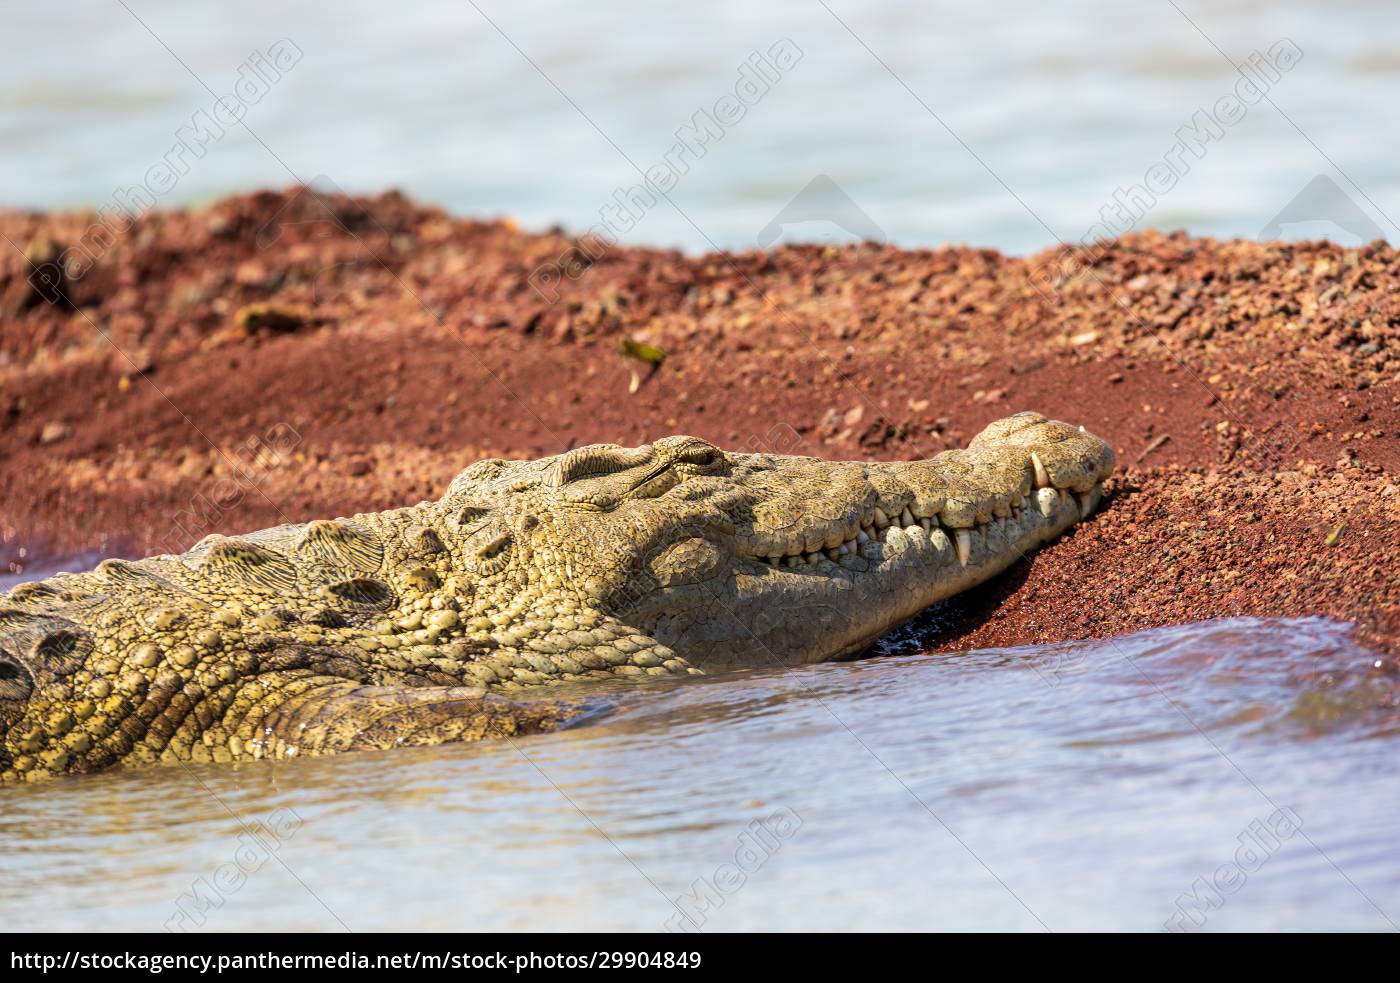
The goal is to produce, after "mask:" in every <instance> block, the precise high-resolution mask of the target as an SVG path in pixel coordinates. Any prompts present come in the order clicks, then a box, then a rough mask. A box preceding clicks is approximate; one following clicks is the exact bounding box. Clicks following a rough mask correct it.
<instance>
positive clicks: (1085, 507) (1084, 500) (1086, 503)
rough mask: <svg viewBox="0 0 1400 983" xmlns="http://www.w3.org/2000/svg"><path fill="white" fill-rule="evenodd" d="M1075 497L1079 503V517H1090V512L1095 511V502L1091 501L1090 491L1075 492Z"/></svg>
mask: <svg viewBox="0 0 1400 983" xmlns="http://www.w3.org/2000/svg"><path fill="white" fill-rule="evenodd" d="M1074 499H1075V501H1077V502H1078V503H1079V518H1081V519H1087V518H1089V513H1090V512H1092V511H1094V503H1093V502H1091V501H1090V500H1089V499H1090V493H1089V492H1075V494H1074Z"/></svg>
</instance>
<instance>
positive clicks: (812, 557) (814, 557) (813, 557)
mask: <svg viewBox="0 0 1400 983" xmlns="http://www.w3.org/2000/svg"><path fill="white" fill-rule="evenodd" d="M821 557H822V555H821V554H820V553H818V552H816V551H815V550H813V551H812V552H811V553H808V554H807V562H808V563H813V564H814V563H816V562H817V561H818V560H820V559H821Z"/></svg>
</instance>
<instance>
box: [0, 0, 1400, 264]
mask: <svg viewBox="0 0 1400 983" xmlns="http://www.w3.org/2000/svg"><path fill="white" fill-rule="evenodd" d="M0 20H2V21H3V24H4V33H5V36H6V39H7V42H8V43H7V44H6V46H5V49H6V57H5V58H4V59H0V145H3V146H4V147H5V153H4V154H3V155H0V189H3V190H0V203H3V204H6V205H12V206H27V207H34V208H52V207H57V206H97V205H101V204H104V203H108V202H110V201H111V200H112V196H113V194H114V192H119V191H121V190H122V189H127V188H130V187H132V186H134V185H138V184H140V183H142V182H143V180H145V178H146V175H147V172H148V170H149V169H150V168H151V167H152V165H156V164H159V163H160V162H161V160H162V159H163V158H164V157H165V155H166V154H167V153H168V151H169V150H170V148H171V146H172V144H173V143H174V142H175V140H176V137H175V134H176V131H177V130H178V129H179V128H180V127H182V126H187V125H188V124H189V122H190V118H191V116H192V115H194V114H195V113H197V112H200V111H206V112H207V111H208V110H209V109H210V108H211V106H212V104H213V102H214V99H215V97H216V96H218V95H224V94H227V93H229V92H230V91H232V90H234V87H235V85H236V83H238V81H239V78H240V76H239V67H240V66H241V65H243V64H244V63H245V62H246V61H247V59H248V58H249V57H250V56H251V55H253V54H254V53H256V52H266V51H267V49H268V48H269V47H270V46H271V45H273V44H274V43H275V42H278V41H279V40H280V39H287V40H289V41H290V42H292V43H293V44H294V45H295V46H296V48H297V50H299V51H300V52H301V53H302V57H301V58H300V60H299V61H298V62H297V63H296V64H295V65H294V66H293V67H291V68H290V69H289V70H288V71H287V72H286V73H285V74H284V75H283V77H282V78H281V79H280V80H279V81H277V82H276V83H275V84H273V85H272V86H270V91H267V92H266V94H265V95H262V96H261V97H260V98H259V99H258V100H257V101H256V103H255V104H252V105H250V106H249V108H248V111H247V113H246V115H245V116H244V117H243V120H244V123H246V128H244V127H241V126H234V127H232V128H230V129H229V130H228V131H227V133H226V134H225V135H224V136H223V137H222V138H220V139H218V140H216V141H214V142H213V143H211V144H210V145H209V146H208V148H207V149H206V150H205V152H204V154H203V156H202V157H200V158H199V159H193V158H190V159H189V168H188V173H185V174H183V175H181V176H180V177H179V180H178V182H177V183H175V185H174V186H173V187H171V188H169V189H167V190H165V191H164V192H163V193H162V194H160V195H159V201H160V203H161V204H166V205H175V204H184V203H193V202H200V201H204V200H208V199H210V198H212V197H215V196H218V195H223V194H227V193H230V192H237V191H246V190H250V189H253V188H259V187H267V186H276V187H283V186H287V185H289V184H292V183H295V182H296V181H298V180H301V181H311V180H312V179H314V178H320V179H322V181H323V183H329V184H333V185H335V186H338V187H340V188H343V189H344V190H347V191H352V192H376V191H380V190H383V189H385V188H388V187H397V188H401V189H403V190H405V191H406V192H408V193H409V194H411V195H413V196H415V197H417V198H420V199H422V200H426V201H430V202H434V203H439V204H442V205H444V206H446V207H447V208H449V209H450V210H452V211H453V212H455V213H458V214H462V215H472V216H494V215H510V216H513V217H515V218H516V219H517V220H519V221H520V222H521V223H522V224H523V225H524V226H526V227H527V228H545V227H548V226H550V225H552V224H554V223H561V224H563V225H564V226H565V227H567V228H569V229H572V230H582V229H585V228H587V227H589V226H591V225H593V224H595V223H597V222H598V221H599V214H598V213H599V209H600V208H601V207H603V206H605V205H607V204H608V203H609V202H610V201H611V200H612V195H613V192H614V191H615V190H616V189H618V188H626V187H629V186H630V185H632V184H635V183H637V181H638V180H639V176H638V173H637V170H636V169H635V168H638V167H639V168H641V169H643V170H645V169H646V168H647V167H648V166H650V165H652V164H657V163H661V162H662V161H663V160H664V159H665V155H666V154H667V152H668V151H669V150H670V149H671V148H672V147H673V146H674V144H675V143H676V131H677V129H679V128H681V127H683V126H686V125H688V124H690V123H691V121H692V119H693V118H694V116H695V114H696V113H697V112H699V111H701V110H706V111H710V112H713V110H714V106H715V103H716V101H717V100H719V99H720V98H721V97H723V96H725V95H726V94H732V93H733V91H734V88H735V85H736V83H737V82H738V81H739V79H740V71H739V66H740V65H741V64H742V63H744V62H745V60H746V59H747V58H748V57H749V55H750V54H751V53H754V52H759V53H764V52H767V51H768V49H769V48H770V47H771V46H772V45H773V44H774V43H775V42H777V41H778V40H779V39H788V40H790V42H791V43H792V44H793V45H794V46H795V47H796V48H797V49H798V50H800V52H801V54H802V57H801V59H800V60H799V61H798V62H797V63H796V64H795V65H793V66H792V67H791V69H790V70H789V71H786V72H783V73H782V74H781V77H780V79H779V80H778V81H777V82H776V83H774V84H772V85H771V87H770V90H769V91H768V92H767V93H766V94H765V95H763V96H762V97H761V98H760V99H758V100H757V102H756V104H755V105H752V106H751V107H748V108H747V110H746V112H745V113H744V115H743V117H742V118H741V119H739V120H737V121H735V122H733V123H732V125H729V126H727V127H724V128H723V135H722V136H721V137H720V138H719V139H717V140H714V141H712V142H711V143H710V144H709V145H708V146H707V147H705V148H704V154H703V157H699V158H698V159H693V158H692V159H691V160H690V164H691V166H689V167H688V169H687V173H685V174H684V175H683V176H682V177H681V178H680V179H679V180H678V181H677V182H676V184H675V186H674V188H672V189H671V190H670V191H669V200H663V201H659V202H658V203H657V204H656V206H655V207H651V208H650V209H648V210H646V211H645V213H644V214H643V215H642V217H641V218H640V220H638V221H635V222H634V223H633V224H632V227H631V228H630V230H628V231H626V232H625V233H623V234H622V235H621V238H622V240H623V241H624V242H626V243H629V244H634V245H643V244H645V245H676V246H682V247H685V248H687V249H691V250H701V249H706V248H711V247H715V246H719V247H726V248H750V247H753V246H754V245H755V243H756V241H757V239H758V236H759V234H760V232H762V231H763V230H764V229H765V227H766V226H768V225H769V223H770V222H772V221H773V220H774V218H775V217H777V216H778V215H779V214H780V213H781V212H782V210H783V209H784V207H785V206H786V205H788V203H789V202H791V201H793V200H794V199H795V198H797V197H798V196H799V195H800V194H801V193H802V192H803V190H804V189H805V188H808V186H809V185H810V183H811V182H812V180H813V179H814V178H818V177H820V176H825V177H827V178H829V179H830V181H831V183H832V185H834V186H835V187H836V188H837V189H839V190H840V191H841V192H843V193H844V194H845V195H846V196H848V198H849V200H850V203H851V205H852V207H854V208H855V209H858V211H856V212H851V211H850V209H849V208H847V207H846V206H845V205H844V204H837V205H822V204H819V205H818V207H817V209H816V213H817V215H816V218H817V219H818V220H814V221H808V222H805V223H795V224H792V223H790V225H791V227H785V228H782V229H781V230H780V233H781V236H782V237H783V238H785V239H822V238H847V237H850V236H851V235H861V234H868V233H869V232H870V230H871V229H874V230H876V231H877V232H878V236H877V237H884V238H887V239H889V240H892V241H894V242H897V243H899V244H902V245H930V244H938V243H942V242H957V243H968V244H972V245H977V246H993V247H997V248H1000V249H1003V250H1006V251H1009V252H1014V253H1024V252H1028V251H1032V250H1036V249H1039V248H1042V247H1044V246H1047V245H1050V244H1052V243H1054V242H1055V241H1056V240H1057V239H1058V240H1064V241H1075V240H1079V239H1081V238H1083V237H1084V236H1085V235H1086V234H1087V233H1090V230H1091V229H1093V227H1094V226H1095V225H1096V223H1098V222H1099V221H1100V214H1099V213H1100V209H1101V208H1103V207H1104V206H1106V205H1111V203H1112V202H1113V200H1114V195H1115V192H1116V191H1118V190H1119V189H1120V188H1122V189H1125V190H1129V189H1130V188H1131V186H1132V185H1134V184H1143V182H1144V176H1145V174H1146V173H1147V171H1148V169H1149V168H1150V167H1152V165H1153V164H1154V163H1160V162H1161V161H1162V160H1163V158H1164V156H1166V155H1168V153H1169V152H1170V151H1171V148H1172V147H1173V145H1174V144H1175V143H1176V142H1177V140H1178V131H1179V130H1181V128H1182V127H1183V126H1187V125H1188V124H1190V123H1191V121H1192V120H1193V118H1194V117H1196V114H1197V113H1198V112H1200V111H1202V110H1205V111H1207V112H1212V111H1215V109H1216V107H1217V104H1218V102H1219V100H1220V99H1221V97H1228V96H1229V95H1231V94H1232V93H1233V92H1234V91H1235V87H1236V85H1237V83H1238V82H1239V81H1240V75H1239V74H1238V73H1237V72H1236V69H1235V67H1234V66H1233V65H1232V62H1233V63H1235V64H1245V65H1247V64H1248V63H1249V60H1250V57H1251V55H1253V54H1255V53H1258V54H1261V55H1264V56H1266V57H1267V56H1268V53H1269V52H1270V50H1271V48H1273V47H1274V46H1275V45H1276V44H1278V43H1279V42H1280V41H1282V40H1285V39H1287V40H1289V41H1291V42H1292V43H1293V44H1294V45H1296V46H1297V49H1298V50H1300V51H1301V52H1302V57H1301V60H1299V61H1298V62H1297V63H1296V65H1294V66H1293V67H1291V68H1290V69H1287V70H1286V71H1284V72H1282V73H1280V77H1279V78H1278V79H1277V80H1275V81H1272V82H1271V83H1270V84H1269V85H1268V88H1267V93H1266V98H1265V99H1263V100H1261V101H1259V102H1257V103H1256V104H1254V105H1252V106H1248V105H1246V106H1243V115H1242V116H1239V117H1238V118H1234V116H1233V115H1231V119H1232V122H1231V123H1230V124H1229V125H1225V126H1221V127H1220V134H1221V135H1220V136H1219V137H1218V138H1217V139H1214V140H1212V141H1210V142H1209V143H1207V144H1206V145H1205V146H1204V148H1202V149H1203V155H1202V156H1199V157H1198V156H1197V155H1196V154H1195V152H1194V151H1192V152H1188V153H1186V154H1185V155H1184V156H1182V155H1180V154H1178V159H1179V161H1180V162H1182V163H1184V165H1185V166H1186V168H1187V169H1186V170H1185V172H1184V173H1181V174H1179V176H1178V178H1177V180H1176V183H1175V186H1174V187H1172V188H1171V189H1170V190H1169V191H1166V192H1165V193H1162V194H1160V195H1157V194H1154V196H1153V197H1154V198H1155V199H1156V200H1155V201H1153V202H1151V203H1150V206H1148V207H1143V206H1142V205H1138V206H1135V207H1134V208H1133V209H1132V210H1131V213H1130V214H1131V219H1130V221H1129V222H1128V224H1131V225H1132V226H1133V227H1136V228H1145V227H1156V228H1161V229H1176V228H1184V229H1187V230H1189V231H1191V232H1193V233H1197V234H1208V235H1215V236H1246V237H1256V236H1258V235H1260V234H1261V232H1264V231H1265V230H1266V229H1269V227H1270V224H1271V222H1273V220H1274V219H1275V218H1276V217H1278V216H1279V214H1280V212H1282V211H1283V210H1284V209H1285V207H1286V206H1287V205H1288V204H1289V203H1290V202H1291V201H1292V200H1293V199H1294V198H1295V197H1296V196H1297V195H1299V194H1300V193H1301V192H1304V189H1307V188H1308V187H1309V184H1310V182H1313V181H1314V180H1315V179H1317V178H1319V177H1321V178H1323V180H1324V183H1323V184H1322V185H1320V186H1315V187H1314V188H1313V190H1312V191H1310V192H1308V193H1307V194H1305V195H1304V199H1305V200H1304V202H1303V203H1302V207H1301V209H1299V208H1295V209H1294V210H1293V213H1291V215H1290V216H1289V217H1290V218H1291V219H1292V221H1291V222H1287V223H1285V225H1287V226H1290V227H1287V228H1283V229H1281V232H1280V234H1283V235H1285V236H1290V237H1291V236H1318V235H1328V236H1331V237H1333V238H1336V239H1338V240H1339V241H1342V242H1344V243H1346V244H1352V243H1354V242H1357V241H1361V240H1362V239H1366V238H1374V237H1376V236H1378V235H1383V236H1390V237H1394V236H1396V235H1397V234H1400V230H1397V229H1396V227H1395V226H1394V224H1393V223H1392V222H1391V221H1390V219H1389V218H1388V217H1387V216H1393V217H1395V218H1400V169H1397V168H1396V167H1395V166H1394V165H1393V162H1392V161H1391V160H1390V159H1389V158H1390V154H1389V150H1390V147H1389V144H1388V142H1387V140H1386V136H1385V135H1386V134H1387V133H1388V132H1390V130H1391V128H1392V127H1393V125H1394V122H1395V118H1396V112H1397V109H1396V107H1397V106H1400V45H1397V41H1400V18H1397V17H1396V16H1395V14H1394V11H1393V9H1392V8H1391V6H1390V5H1388V4H1386V3H1384V2H1382V0H1344V2H1340V3H1337V2H1331V3H1320V2H1309V3H1297V2H1294V3H1289V2H1277V3H1274V2H1270V3H1264V2H1259V0H1226V2H1217V3H1204V2H1202V0H1134V2H1130V3H1112V2H1109V0H1070V2H1066V3H1059V4H1036V3H1029V2H1017V3H1011V4H994V5H983V6H978V5H975V4H973V5H970V4H966V3H952V2H931V3H921V4H903V3H901V4H893V3H885V4H878V5H871V4H857V3H853V2H849V0H829V2H828V3H827V4H823V3H821V2H819V0H800V2H799V0H785V2H778V3H764V4H755V3H748V2H732V0H720V2H717V3H711V4H696V5H681V4H672V5H655V4H640V3H619V4H594V5H579V4H572V3H562V2H558V0H542V2H529V3H521V4H505V3H500V2H498V0H475V2H467V0H426V2H418V3H413V4H410V5H404V6H393V5H389V6H386V5H384V4H382V3H376V2H371V0H347V2H345V3H341V4H338V5H336V7H335V8H334V10H328V9H327V8H326V7H325V5H324V4H317V3H310V2H307V0H277V2H272V0H257V2H243V3H235V4H221V5H218V6H214V7H209V6H207V5H189V4H179V3H175V2H174V0H80V2H79V3H78V4H77V5H76V6H70V7H67V8H65V9H64V12H63V13H62V14H61V15H60V14H59V13H58V12H56V11H55V10H54V9H53V8H52V7H50V6H46V5H43V4H23V5H20V4H13V5H7V7H6V9H5V11H4V13H3V14H0ZM1246 71H1247V72H1249V71H1252V69H1248V68H1247V69H1246ZM1227 110H1228V107H1227ZM1227 115H1228V114H1227ZM1178 170H1180V168H1178ZM158 183H159V182H158ZM843 209H845V210H844V211H843ZM1353 209H1354V210H1355V211H1356V212H1359V213H1360V214H1361V215H1363V216H1364V218H1360V219H1358V218H1356V215H1355V214H1354V213H1353ZM1344 212H1345V213H1347V214H1346V215H1345V216H1344V215H1343V213H1344ZM851 216H855V219H854V220H847V219H850V218H851ZM865 219H868V222H866V221H865ZM1120 224H1122V222H1121V221H1120Z"/></svg>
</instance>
